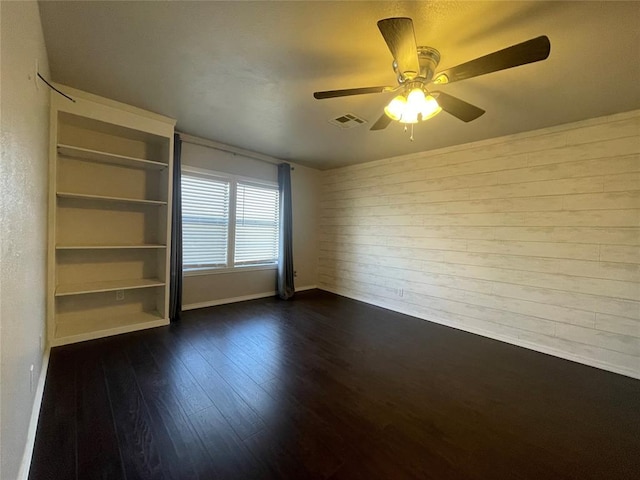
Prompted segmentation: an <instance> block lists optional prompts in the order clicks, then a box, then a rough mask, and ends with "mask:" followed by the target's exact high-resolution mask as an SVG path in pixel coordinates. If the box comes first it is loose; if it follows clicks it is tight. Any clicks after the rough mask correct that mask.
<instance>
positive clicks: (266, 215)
mask: <svg viewBox="0 0 640 480" xmlns="http://www.w3.org/2000/svg"><path fill="white" fill-rule="evenodd" d="M278 197H279V194H278V190H277V189H274V188H273V187H264V186H258V185H250V184H247V183H240V182H238V185H237V189H236V235H235V236H236V248H235V252H234V253H235V255H234V263H235V264H236V265H242V264H245V265H246V264H250V265H251V264H253V265H255V264H263V263H276V262H277V261H278V218H279V215H278V214H279V208H278V207H279V202H278Z"/></svg>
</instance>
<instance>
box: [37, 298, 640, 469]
mask: <svg viewBox="0 0 640 480" xmlns="http://www.w3.org/2000/svg"><path fill="white" fill-rule="evenodd" d="M101 379H102V380H101ZM639 398H640V381H638V380H634V379H631V378H628V377H624V376H621V375H616V374H613V373H610V372H605V371H602V370H597V369H594V368H591V367H587V366H584V365H580V364H577V363H573V362H569V361H565V360H561V359H559V358H555V357H551V356H548V355H544V354H540V353H537V352H533V351H531V350H526V349H523V348H520V347H516V346H513V345H509V344H505V343H501V342H499V341H496V340H492V339H488V338H484V337H480V336H477V335H473V334H469V333H466V332H462V331H459V330H454V329H451V328H448V327H445V326H442V325H436V324H432V323H429V322H425V321H422V320H419V319H416V318H413V317H408V316H405V315H401V314H399V313H395V312H391V311H388V310H385V309H382V308H378V307H373V306H370V305H366V304H364V303H360V302H357V301H354V300H350V299H347V298H344V297H340V296H337V295H334V294H330V293H327V292H322V291H317V290H316V291H309V292H303V293H298V294H296V296H295V297H293V299H291V300H289V301H287V302H283V301H280V300H278V299H276V298H265V299H260V300H254V301H249V302H242V303H238V304H230V305H221V306H218V307H212V308H207V309H201V310H194V311H190V312H184V314H183V319H182V321H181V322H179V323H176V324H172V325H171V326H169V327H162V328H157V329H152V330H149V331H145V332H137V333H133V334H127V335H121V336H116V337H112V338H107V339H103V340H99V341H91V342H84V343H80V344H77V345H72V346H66V347H60V348H54V349H52V351H51V363H50V369H49V374H48V378H47V383H46V387H45V396H44V399H43V404H42V410H41V416H40V422H39V425H38V432H37V436H36V445H35V450H34V455H33V462H32V467H31V472H30V479H31V480H40V479H54V478H55V479H62V480H66V479H78V480H80V479H82V480H84V479H85V478H88V479H91V478H115V479H118V478H127V479H128V480H130V479H137V478H140V479H147V478H149V479H156V478H158V479H164V478H189V479H191V478H194V479H197V478H199V479H203V480H204V479H207V480H208V479H216V480H217V479H234V480H236V479H240V480H242V479H252V480H254V479H255V480H262V479H265V480H267V479H283V480H288V479H291V480H298V479H323V480H324V479H331V480H343V479H345V480H346V479H350V480H351V479H355V480H357V479H367V480H389V479H391V480H404V479H420V480H425V479H434V480H447V479H451V480H458V479H460V480H485V479H488V478H491V479H494V478H495V479H502V478H505V479H509V480H511V479H513V480H517V479H522V480H533V479H535V480H538V479H541V478H553V479H554V480H555V479H558V480H560V479H567V480H569V479H571V480H573V479H575V480H595V479H602V478H607V479H615V480H618V479H623V480H626V479H632V478H633V479H635V477H636V476H637V472H638V471H640V409H639V408H638V399H639ZM114 432H115V434H114ZM114 437H115V442H117V445H115V446H114ZM92 439H93V440H95V441H94V442H93V443H91V440H92ZM119 473H120V474H121V475H120V476H119Z"/></svg>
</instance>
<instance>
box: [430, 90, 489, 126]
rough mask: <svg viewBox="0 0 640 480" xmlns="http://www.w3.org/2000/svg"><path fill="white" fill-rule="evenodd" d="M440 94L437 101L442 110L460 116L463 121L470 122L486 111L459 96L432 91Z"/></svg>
mask: <svg viewBox="0 0 640 480" xmlns="http://www.w3.org/2000/svg"><path fill="white" fill-rule="evenodd" d="M431 93H434V94H438V96H437V97H436V101H437V102H438V105H440V106H441V107H442V110H444V111H445V112H447V113H448V114H450V115H453V116H454V117H456V118H459V119H460V120H462V121H463V122H470V121H472V120H475V119H476V118H478V117H480V116H482V115H483V114H484V113H485V111H484V110H482V109H481V108H479V107H476V106H475V105H471V104H470V103H467V102H465V101H464V100H460V99H459V98H456V97H452V96H451V95H447V94H446V93H442V92H431Z"/></svg>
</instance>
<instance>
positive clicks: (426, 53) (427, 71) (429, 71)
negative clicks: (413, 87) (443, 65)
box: [418, 47, 440, 83]
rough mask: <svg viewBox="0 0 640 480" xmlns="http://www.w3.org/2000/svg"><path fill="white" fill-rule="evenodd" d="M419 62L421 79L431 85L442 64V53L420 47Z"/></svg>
mask: <svg viewBox="0 0 640 480" xmlns="http://www.w3.org/2000/svg"><path fill="white" fill-rule="evenodd" d="M418 60H419V62H420V77H421V78H424V79H425V83H429V82H430V81H431V79H432V78H433V75H434V73H435V72H436V68H437V67H438V64H439V63H440V52H439V51H438V50H436V49H435V48H431V47H418Z"/></svg>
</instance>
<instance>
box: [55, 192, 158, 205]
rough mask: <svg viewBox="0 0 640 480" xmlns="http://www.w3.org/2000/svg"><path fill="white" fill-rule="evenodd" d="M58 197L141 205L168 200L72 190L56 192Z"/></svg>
mask: <svg viewBox="0 0 640 480" xmlns="http://www.w3.org/2000/svg"><path fill="white" fill-rule="evenodd" d="M56 195H57V196H58V198H71V199H76V200H100V201H105V202H116V203H137V204H141V205H158V206H161V205H166V204H167V202H162V201H160V200H142V199H138V198H123V197H109V196H105V195H88V194H85V193H71V192H58V193H56Z"/></svg>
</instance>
